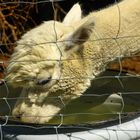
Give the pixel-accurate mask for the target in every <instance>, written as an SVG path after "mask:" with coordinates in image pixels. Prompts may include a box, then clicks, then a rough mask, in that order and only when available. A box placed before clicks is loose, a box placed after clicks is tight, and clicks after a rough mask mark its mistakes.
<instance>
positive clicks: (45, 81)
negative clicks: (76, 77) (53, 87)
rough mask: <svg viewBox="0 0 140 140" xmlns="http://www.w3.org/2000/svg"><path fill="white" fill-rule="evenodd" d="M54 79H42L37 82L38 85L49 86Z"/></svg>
mask: <svg viewBox="0 0 140 140" xmlns="http://www.w3.org/2000/svg"><path fill="white" fill-rule="evenodd" d="M51 79H52V77H51V76H50V77H48V78H47V79H46V78H43V79H40V80H38V81H37V83H36V84H37V85H45V84H48V83H49V82H50V81H51Z"/></svg>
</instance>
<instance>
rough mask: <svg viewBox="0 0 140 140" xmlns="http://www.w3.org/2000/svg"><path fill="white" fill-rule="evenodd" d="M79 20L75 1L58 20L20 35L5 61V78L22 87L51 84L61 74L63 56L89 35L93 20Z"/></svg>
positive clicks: (78, 45) (79, 13)
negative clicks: (63, 16) (59, 20)
mask: <svg viewBox="0 0 140 140" xmlns="http://www.w3.org/2000/svg"><path fill="white" fill-rule="evenodd" d="M81 21H82V20H81V8H80V6H79V4H76V5H74V6H73V7H72V8H71V10H70V11H69V12H68V14H67V15H66V17H65V18H64V20H63V22H62V23H60V22H57V21H47V22H44V23H43V24H41V25H40V26H38V27H36V28H34V29H32V30H30V31H28V32H27V33H26V34H25V35H23V36H22V38H21V39H20V40H19V41H18V42H17V47H16V48H15V51H14V53H13V55H12V57H11V60H10V62H9V65H8V68H7V76H6V80H7V82H9V83H10V84H12V85H14V86H23V87H34V86H39V87H46V88H50V87H51V86H52V85H54V84H55V83H56V81H57V80H59V78H61V69H62V62H63V60H65V61H66V60H67V59H69V57H70V55H71V53H75V52H77V51H78V50H79V49H80V48H81V46H82V45H83V43H84V42H85V41H86V40H87V39H88V38H89V36H90V33H91V25H93V21H83V22H81Z"/></svg>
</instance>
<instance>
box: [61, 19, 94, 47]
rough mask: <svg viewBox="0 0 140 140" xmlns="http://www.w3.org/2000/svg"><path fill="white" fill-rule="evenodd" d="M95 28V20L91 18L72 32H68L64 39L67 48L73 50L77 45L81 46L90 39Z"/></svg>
mask: <svg viewBox="0 0 140 140" xmlns="http://www.w3.org/2000/svg"><path fill="white" fill-rule="evenodd" d="M93 28H94V21H93V20H92V19H89V20H88V21H86V22H85V23H83V24H82V25H80V26H79V27H78V28H77V29H75V30H74V31H73V32H72V33H70V34H68V35H67V36H66V37H65V39H64V41H65V46H66V48H65V50H71V49H73V48H75V47H78V49H79V47H80V46H81V45H82V44H83V43H85V42H86V41H87V40H88V39H89V37H90V35H91V33H92V30H93Z"/></svg>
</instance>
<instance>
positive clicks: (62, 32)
mask: <svg viewBox="0 0 140 140" xmlns="http://www.w3.org/2000/svg"><path fill="white" fill-rule="evenodd" d="M76 9H78V10H77V11H78V13H79V16H78V13H76V14H75V11H76ZM119 10H120V14H119ZM81 13H82V12H81V9H80V6H79V5H78V4H76V5H74V7H73V8H72V9H71V10H70V12H69V13H68V15H66V17H65V19H64V21H63V22H62V23H60V22H54V21H47V22H44V23H43V24H41V25H40V26H38V27H36V28H34V29H32V30H31V31H29V32H27V33H26V34H25V35H23V37H22V38H21V39H20V40H19V41H18V43H17V47H16V48H15V52H14V54H13V55H12V58H11V60H10V62H9V66H8V68H7V81H8V82H9V83H11V84H12V85H14V86H22V87H24V91H23V93H22V94H21V96H23V97H26V98H28V100H27V99H25V100H24V99H23V100H18V101H17V103H16V105H15V108H14V110H13V115H15V116H17V117H20V119H21V120H22V121H25V122H34V123H46V122H48V121H49V120H50V119H51V118H52V117H53V116H52V115H56V114H57V113H58V112H59V111H60V110H61V109H62V108H63V107H64V106H65V105H66V104H67V103H69V102H70V101H71V100H72V99H75V98H77V97H79V96H81V95H82V94H83V93H84V92H85V91H86V90H87V88H89V87H90V84H91V80H92V79H94V77H95V76H96V75H98V74H100V73H101V72H103V71H104V70H105V68H106V65H107V64H108V63H109V62H110V61H113V60H115V59H117V58H118V57H124V56H132V55H134V54H136V53H138V52H140V36H139V35H140V0H124V1H122V2H120V3H119V4H118V5H113V6H110V7H108V8H105V9H103V10H100V11H97V12H93V13H90V14H89V15H88V16H86V17H85V18H82V19H81ZM47 60H49V61H47ZM15 61H20V62H15ZM49 77H51V80H50V81H49V82H48V83H46V84H42V85H38V84H37V83H38V82H39V81H40V80H43V79H47V78H49ZM52 97H53V98H52ZM54 98H55V99H54ZM26 116H33V117H34V118H35V119H33V118H31V117H26ZM37 116H44V117H37ZM45 116H52V117H45Z"/></svg>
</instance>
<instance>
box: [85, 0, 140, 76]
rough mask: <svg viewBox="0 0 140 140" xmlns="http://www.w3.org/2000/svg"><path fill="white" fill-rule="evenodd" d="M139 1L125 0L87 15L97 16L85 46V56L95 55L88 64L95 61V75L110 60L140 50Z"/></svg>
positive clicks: (93, 64) (91, 56) (127, 55)
mask: <svg viewBox="0 0 140 140" xmlns="http://www.w3.org/2000/svg"><path fill="white" fill-rule="evenodd" d="M139 4H140V1H139V0H134V1H132V0H124V1H123V2H120V4H119V5H118V6H116V5H114V6H112V7H110V8H106V9H104V10H101V11H99V12H93V13H91V14H90V15H89V16H87V17H86V19H87V18H94V19H95V26H94V27H93V32H92V35H91V37H90V38H89V40H88V41H87V42H86V43H85V45H84V53H85V54H84V56H85V57H87V56H88V57H89V58H92V59H91V60H89V63H88V64H87V65H91V64H92V69H93V73H95V75H97V74H99V73H101V72H103V71H104V70H105V67H106V65H107V64H108V63H109V62H111V61H113V60H115V59H118V62H119V61H120V58H121V57H129V56H132V55H134V54H137V53H138V52H140V36H139V35H140V6H139ZM118 7H119V8H118ZM132 9H133V10H132ZM119 10H120V14H119Z"/></svg>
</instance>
